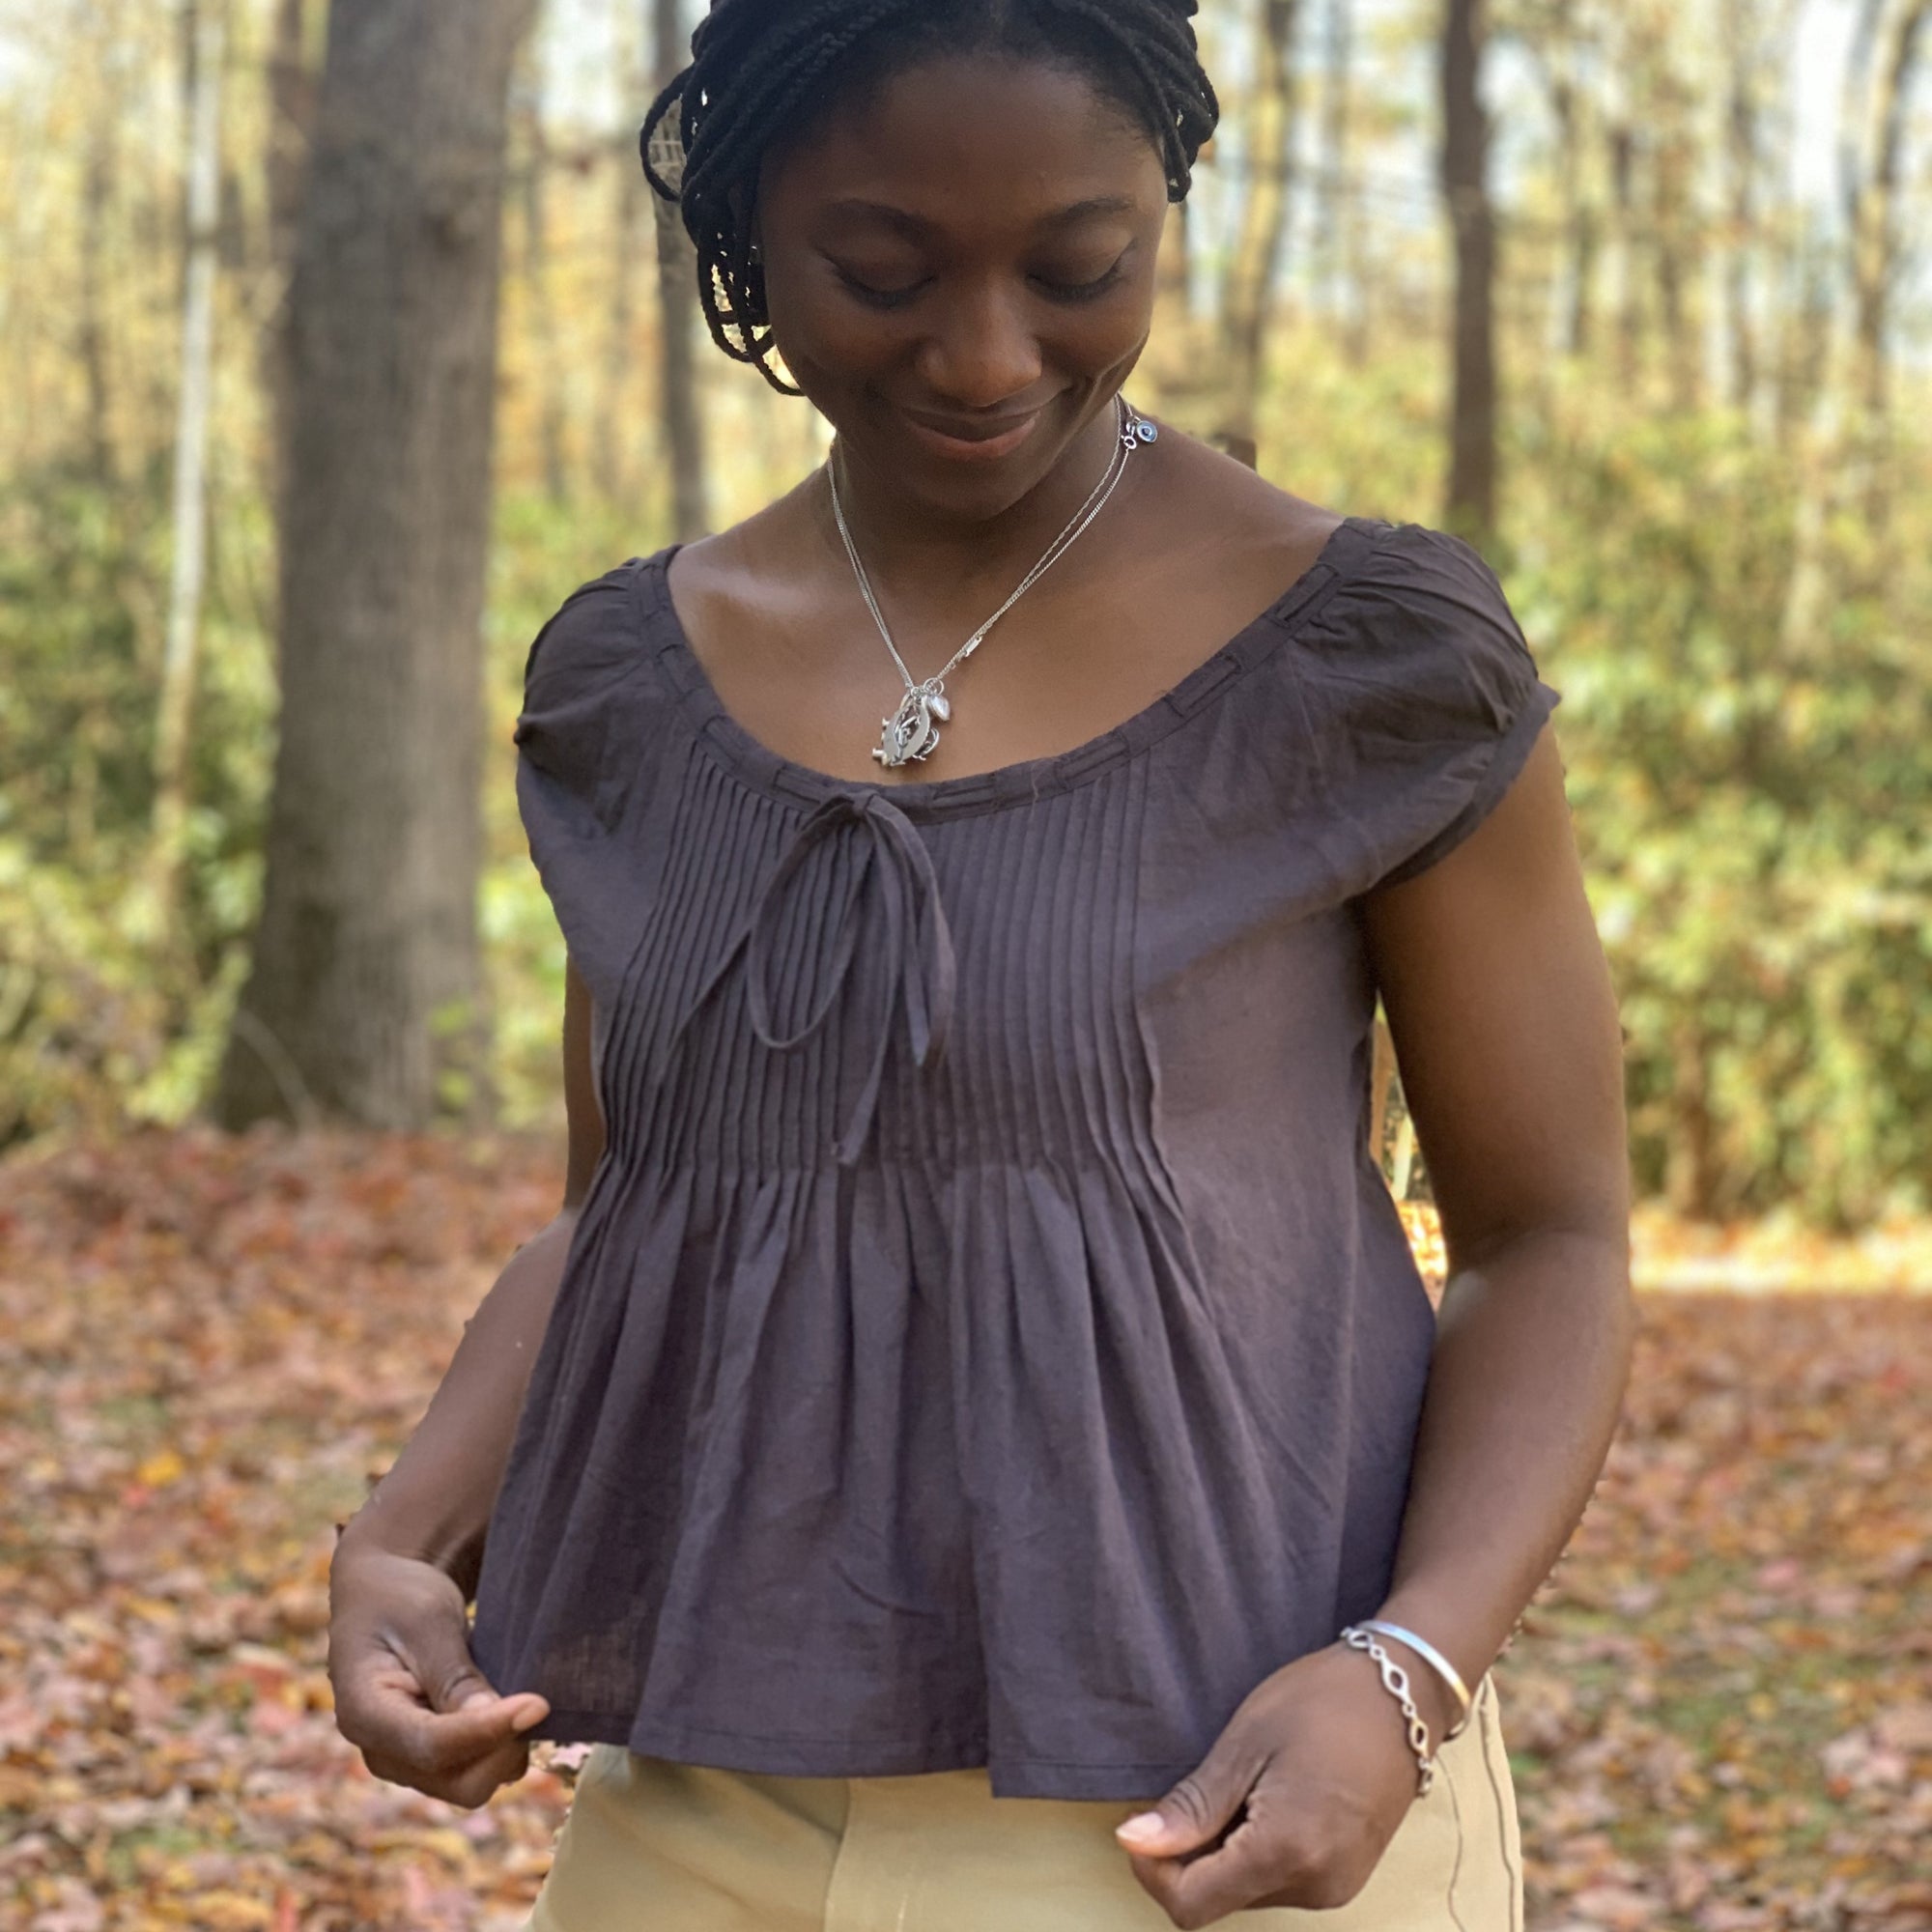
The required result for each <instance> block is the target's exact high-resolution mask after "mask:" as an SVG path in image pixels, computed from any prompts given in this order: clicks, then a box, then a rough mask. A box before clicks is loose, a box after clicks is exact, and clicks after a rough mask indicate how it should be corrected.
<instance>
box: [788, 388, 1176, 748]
mask: <svg viewBox="0 0 1932 1932" xmlns="http://www.w3.org/2000/svg"><path fill="white" fill-rule="evenodd" d="M1114 404H1115V410H1114V413H1115V420H1116V421H1117V422H1118V424H1119V426H1120V433H1119V436H1118V438H1117V439H1116V441H1115V443H1114V447H1113V449H1112V452H1111V453H1110V454H1109V456H1108V459H1107V469H1106V473H1105V474H1104V475H1103V476H1102V477H1101V478H1100V480H1099V482H1098V483H1096V484H1095V485H1094V494H1093V495H1092V496H1091V497H1088V498H1087V500H1086V502H1084V503H1083V504H1082V505H1081V506H1080V508H1079V509H1077V510H1076V511H1074V513H1073V516H1072V518H1071V520H1070V521H1069V522H1068V524H1067V526H1066V527H1065V529H1064V530H1062V531H1061V533H1060V534H1059V535H1058V536H1057V537H1055V538H1054V540H1053V541H1052V542H1051V543H1050V544H1048V545H1047V547H1046V552H1045V554H1044V555H1042V556H1041V558H1040V560H1039V561H1038V562H1037V564H1035V565H1034V567H1033V568H1032V569H1031V570H1030V571H1028V572H1027V574H1026V576H1025V577H1023V578H1022V579H1021V580H1020V583H1019V587H1018V588H1017V589H1016V590H1015V591H1014V592H1013V594H1012V595H1011V596H1010V597H1009V598H1008V599H1007V601H1006V602H1005V603H1004V604H1002V605H1001V606H1000V608H999V609H998V610H997V611H994V612H993V614H992V615H991V616H990V617H988V618H987V619H986V621H985V622H984V623H983V624H981V625H980V627H979V629H978V630H976V631H975V632H974V633H973V635H972V636H971V637H970V638H968V639H966V641H965V642H964V643H963V644H961V645H960V646H959V648H958V649H957V650H956V651H954V652H953V653H952V656H951V657H950V658H948V659H947V661H946V662H945V663H944V664H943V665H941V666H940V668H938V669H937V670H936V671H934V672H933V674H932V675H931V676H930V677H926V678H915V677H914V676H913V674H912V672H911V671H909V670H908V669H907V668H906V661H905V659H904V658H902V657H900V655H899V647H898V646H897V645H896V644H895V643H894V642H893V634H892V632H891V631H889V630H888V629H887V628H886V619H885V613H884V612H883V611H881V610H880V609H879V600H878V599H877V598H876V597H875V596H873V594H872V584H871V580H870V579H869V578H868V577H867V575H866V566H865V565H864V564H863V563H861V562H860V561H859V552H858V547H857V546H856V545H855V544H854V543H853V541H852V532H851V530H850V529H849V528H848V527H847V526H846V523H845V508H844V505H843V504H842V503H840V501H839V500H838V467H837V465H836V464H835V463H830V462H828V463H827V464H826V466H825V473H826V476H827V477H828V479H829V480H830V482H831V484H832V515H833V518H834V521H836V522H837V524H838V534H839V537H840V538H841V539H842V540H843V542H844V545H845V554H846V555H847V556H848V557H850V558H851V559H852V574H853V575H854V576H855V577H856V578H857V579H858V580H859V590H860V594H861V595H862V596H864V598H865V600H866V608H867V610H868V611H871V613H872V621H873V623H875V624H876V625H878V627H879V636H880V637H882V638H883V639H885V640H886V648H887V650H889V651H890V652H892V654H893V662H894V663H895V665H897V666H898V668H899V676H900V677H901V678H903V679H904V680H905V696H903V697H901V698H900V699H899V706H898V709H897V710H896V711H895V712H894V713H892V715H891V716H890V717H887V718H882V719H880V720H879V727H880V728H879V742H878V743H877V744H876V745H874V746H873V747H872V755H873V757H875V758H876V759H877V760H878V761H879V763H880V764H882V765H903V764H907V763H909V762H911V761H912V760H913V759H920V760H922V761H923V760H924V759H926V758H929V757H931V755H932V754H933V753H934V751H935V750H937V748H938V745H939V727H940V725H943V724H944V723H945V722H946V721H947V720H948V719H949V718H951V717H952V704H951V703H950V702H949V701H948V699H947V696H946V679H947V677H948V675H949V674H950V673H951V672H952V671H953V670H955V669H956V668H958V667H959V666H960V665H962V664H964V663H965V662H966V660H967V659H968V658H970V657H971V656H972V655H973V653H974V652H975V651H977V650H978V649H979V648H980V645H981V644H982V643H984V642H985V640H986V633H987V632H988V631H990V630H991V629H992V628H993V626H994V625H995V624H997V623H998V622H999V621H1000V619H1001V618H1002V617H1004V616H1005V615H1006V614H1007V612H1008V611H1010V610H1011V609H1012V608H1013V606H1014V605H1015V604H1017V603H1018V602H1019V601H1020V599H1021V598H1022V597H1024V596H1025V595H1026V593H1027V592H1028V591H1029V590H1031V589H1032V588H1033V586H1034V585H1035V584H1036V583H1037V582H1039V580H1040V578H1041V577H1042V576H1044V575H1045V573H1046V572H1047V570H1048V569H1049V568H1051V566H1052V565H1053V564H1055V563H1057V562H1058V561H1059V560H1060V558H1061V556H1062V555H1064V554H1065V552H1066V550H1067V548H1068V546H1069V545H1071V544H1072V543H1073V541H1074V540H1075V539H1076V538H1077V537H1078V536H1079V535H1080V534H1081V532H1082V531H1084V530H1085V529H1086V527H1087V526H1088V525H1089V524H1091V523H1092V522H1093V521H1094V518H1095V517H1097V516H1098V515H1099V514H1100V512H1101V510H1102V509H1103V508H1104V507H1105V506H1106V502H1107V498H1108V497H1111V496H1112V495H1113V494H1114V492H1115V490H1116V489H1118V488H1119V487H1120V481H1121V478H1122V476H1124V475H1125V474H1126V472H1127V459H1128V458H1129V457H1130V456H1132V454H1133V453H1134V451H1135V450H1136V449H1138V448H1140V447H1141V445H1142V444H1143V443H1149V442H1152V441H1153V440H1154V439H1155V438H1156V437H1158V436H1159V434H1160V432H1159V431H1158V430H1157V429H1156V428H1155V427H1154V426H1153V424H1152V423H1151V422H1149V421H1148V420H1147V418H1146V417H1145V416H1143V415H1141V414H1140V413H1139V412H1138V411H1136V410H1135V409H1134V408H1133V406H1132V405H1131V404H1130V403H1129V402H1128V401H1127V399H1126V398H1125V397H1124V396H1116V397H1115V398H1114Z"/></svg>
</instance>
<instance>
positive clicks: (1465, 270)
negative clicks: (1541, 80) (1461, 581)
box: [1442, 0, 1496, 540]
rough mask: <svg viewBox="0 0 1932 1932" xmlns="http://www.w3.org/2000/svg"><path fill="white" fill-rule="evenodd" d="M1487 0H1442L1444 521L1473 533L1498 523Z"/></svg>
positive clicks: (1478, 534)
mask: <svg viewBox="0 0 1932 1932" xmlns="http://www.w3.org/2000/svg"><path fill="white" fill-rule="evenodd" d="M1486 11H1487V8H1486V4H1485V0H1448V8H1447V14H1446V16H1445V19H1444V24H1443V35H1442V191H1443V197H1444V200H1445V203H1446V205H1447V211H1448V215H1449V224H1450V229H1451V232H1452V234H1453V236H1454V238H1455V245H1456V314H1455V327H1454V332H1453V386H1452V391H1451V401H1450V422H1449V485H1448V492H1447V498H1446V504H1445V511H1444V514H1445V519H1446V521H1447V523H1448V525H1449V526H1450V527H1451V528H1453V529H1456V530H1458V531H1460V532H1461V533H1462V534H1463V535H1465V536H1467V537H1469V538H1470V539H1471V540H1476V539H1480V538H1483V537H1487V536H1489V535H1490V534H1491V533H1492V531H1493V530H1494V528H1495V522H1496V348H1495V274H1496V241H1495V221H1494V217H1493V214H1492V211H1491V208H1490V189H1489V149H1490V124H1489V116H1488V114H1487V113H1486V112H1485V110H1484V107H1483V100H1482V61H1483V48H1484V41H1485V38H1486V21H1485V17H1484V16H1485V14H1486Z"/></svg>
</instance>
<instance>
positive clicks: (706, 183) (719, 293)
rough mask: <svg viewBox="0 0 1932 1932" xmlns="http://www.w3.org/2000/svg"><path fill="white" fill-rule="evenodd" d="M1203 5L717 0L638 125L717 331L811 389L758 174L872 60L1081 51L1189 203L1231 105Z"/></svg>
mask: <svg viewBox="0 0 1932 1932" xmlns="http://www.w3.org/2000/svg"><path fill="white" fill-rule="evenodd" d="M1195 11H1196V0H712V7H711V11H710V13H709V14H706V15H705V17H704V18H703V19H702V20H701V21H700V22H699V23H698V26H697V30H696V33H694V34H693V35H692V37H691V65H690V66H689V67H687V68H685V69H684V71H682V72H680V73H678V74H676V75H675V76H674V77H673V78H672V79H671V81H670V82H669V84H668V86H667V87H666V88H665V89H664V91H663V92H662V93H661V94H660V95H659V96H658V97H657V99H655V100H654V101H652V102H651V106H650V111H649V113H648V114H646V115H645V117H644V125H643V128H642V129H641V131H640V132H639V137H638V148H639V156H640V158H641V159H642V161H643V167H644V175H645V178H646V179H647V180H648V181H649V182H650V185H651V186H652V188H653V189H654V190H655V191H656V192H657V193H658V194H660V195H662V196H663V197H664V198H665V199H666V200H667V201H674V202H676V203H677V204H678V207H679V210H680V212H681V213H682V214H683V217H684V225H685V227H686V228H687V229H688V230H689V231H690V234H691V238H692V240H693V241H695V242H696V244H697V297H698V305H699V307H700V308H701V310H702V311H703V315H704V322H705V326H706V327H707V328H709V329H710V331H711V339H712V340H713V341H714V342H715V343H717V345H718V346H719V348H720V349H722V350H723V351H724V352H725V355H728V356H730V357H731V358H732V360H733V361H736V362H749V363H751V364H753V366H754V367H755V368H756V369H757V371H758V373H759V374H760V375H762V376H763V377H764V379H765V380H766V382H768V383H769V384H771V385H772V386H773V387H774V388H775V389H778V390H781V392H782V393H783V394H785V395H788V396H796V395H799V394H801V393H802V392H801V391H800V390H798V389H797V388H794V387H793V386H792V385H791V384H789V383H786V382H785V381H783V379H782V378H781V377H780V376H779V375H778V374H777V372H776V371H775V370H774V369H773V368H772V365H771V361H770V356H771V354H772V349H773V336H772V327H771V318H770V315H769V313H768V312H767V310H766V306H765V276H764V270H763V268H762V267H761V266H760V264H759V262H758V261H757V259H756V257H755V255H754V254H753V247H752V231H753V216H754V213H755V210H756V201H757V182H758V171H759V168H760V166H761V164H762V162H763V160H764V157H765V156H766V154H767V153H768V152H769V151H770V150H771V148H772V147H773V146H774V145H775V144H776V143H778V142H780V141H781V140H783V139H785V138H786V137H787V136H788V135H789V134H791V133H793V132H794V131H796V129H797V128H799V126H800V125H801V124H802V123H803V122H804V121H805V120H806V119H807V118H808V116H810V114H812V113H813V112H815V111H818V110H819V109H821V108H822V106H823V104H824V102H825V100H826V99H827V98H828V96H829V95H830V94H831V93H832V91H833V90H834V88H835V87H836V85H837V83H838V78H839V77H840V74H841V71H843V70H848V69H850V68H852V67H853V66H854V65H855V64H856V63H857V62H858V61H860V60H866V61H869V62H872V63H874V67H873V69H872V71H886V70H885V64H886V63H888V62H890V60H891V59H892V57H893V56H894V54H895V53H897V54H902V55H916V54H920V53H926V52H945V51H960V52H969V51H970V52H981V51H986V52H992V51H1012V52H1016V53H1047V54H1054V55H1059V56H1061V57H1062V58H1067V59H1071V60H1074V61H1076V62H1077V63H1078V64H1079V65H1080V66H1082V67H1083V68H1086V69H1087V70H1089V71H1091V72H1092V73H1093V75H1094V78H1095V79H1096V80H1098V81H1100V82H1101V83H1102V84H1103V85H1104V86H1105V87H1106V88H1107V89H1108V90H1109V91H1110V92H1111V93H1113V94H1114V95H1115V96H1116V97H1117V98H1118V99H1120V100H1121V101H1122V104H1123V105H1126V106H1128V107H1130V108H1131V109H1132V110H1133V112H1134V113H1135V114H1136V115H1137V117H1138V118H1139V119H1140V121H1141V123H1142V124H1143V126H1145V127H1146V128H1147V130H1148V132H1149V134H1150V135H1151V137H1152V138H1153V140H1154V141H1155V142H1156V144H1157V145H1158V147H1159V149H1160V155H1161V165H1162V168H1163V169H1164V171H1165V173H1166V177H1167V196H1168V199H1169V200H1170V201H1179V200H1181V199H1182V198H1183V197H1184V196H1185V195H1186V193H1187V189H1188V185H1189V183H1190V181H1191V179H1192V173H1193V167H1194V160H1195V156H1197V155H1198V154H1199V153H1200V151H1201V149H1202V147H1203V145H1204V144H1205V143H1206V142H1207V140H1208V136H1209V135H1211V134H1212V133H1213V131H1214V126H1215V123H1216V121H1217V120H1218V118H1219V116H1220V103H1219V101H1218V100H1217V99H1215V95H1214V88H1213V84H1212V83H1211V82H1210V81H1209V80H1208V76H1207V74H1206V73H1205V72H1204V71H1202V67H1201V63H1200V58H1199V55H1198V53H1197V50H1196V46H1195V38H1194V27H1193V16H1194V14H1195ZM673 130H674V132H673Z"/></svg>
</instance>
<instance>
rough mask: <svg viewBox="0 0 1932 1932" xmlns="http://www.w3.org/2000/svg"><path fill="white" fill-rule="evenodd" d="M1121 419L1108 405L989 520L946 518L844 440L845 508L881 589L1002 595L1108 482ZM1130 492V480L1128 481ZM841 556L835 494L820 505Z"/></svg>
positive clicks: (838, 454) (835, 455) (838, 446)
mask: <svg viewBox="0 0 1932 1932" xmlns="http://www.w3.org/2000/svg"><path fill="white" fill-rule="evenodd" d="M1119 424H1120V412H1119V410H1118V407H1117V405H1116V404H1115V402H1114V401H1113V400H1112V399H1111V398H1109V400H1108V401H1107V403H1106V404H1105V406H1104V407H1103V408H1102V409H1101V410H1100V411H1099V412H1097V413H1096V414H1095V416H1094V419H1093V420H1092V421H1090V422H1088V423H1087V424H1085V425H1084V426H1083V427H1082V428H1081V430H1080V431H1079V433H1078V434H1077V435H1075V436H1074V437H1073V439H1072V440H1071V441H1069V442H1068V444H1067V445H1066V447H1065V450H1064V451H1062V453H1061V456H1060V459H1059V461H1058V462H1056V463H1055V464H1054V466H1053V468H1052V469H1049V470H1048V471H1047V472H1046V474H1045V475H1044V476H1042V477H1041V478H1040V480H1039V481H1038V482H1037V484H1035V485H1034V487H1033V488H1032V489H1031V490H1029V491H1028V492H1027V493H1026V495H1025V496H1023V497H1019V498H1018V499H1017V500H1015V501H1014V502H1013V503H1011V504H1010V505H1009V506H1008V507H1007V508H1006V509H1004V510H1001V511H999V512H998V513H997V514H996V515H994V516H991V517H984V518H975V519H965V518H960V517H947V516H945V515H944V514H940V513H935V512H932V511H931V510H929V509H928V508H927V507H926V506H924V505H922V504H920V503H918V502H917V501H914V500H911V499H909V498H908V497H907V496H906V495H905V493H904V491H903V490H900V489H897V488H895V485H894V483H893V481H892V479H891V478H889V477H885V476H881V475H879V474H877V473H876V472H870V471H867V469H865V468H864V466H863V465H862V464H859V463H855V462H853V461H852V460H851V457H850V452H849V451H848V450H847V449H846V448H845V446H844V445H843V444H842V443H835V444H834V446H833V450H832V453H831V455H830V456H829V457H828V458H827V464H828V468H829V467H831V466H835V465H836V466H837V471H838V503H839V507H840V508H841V509H842V510H843V512H844V515H845V524H846V527H847V528H848V529H849V530H850V531H851V534H852V542H853V544H854V546H855V547H856V548H857V550H858V552H859V555H860V558H861V560H862V561H863V562H864V564H865V566H866V574H867V577H868V578H870V580H871V581H872V583H873V585H874V587H875V588H879V589H882V590H883V589H888V588H891V587H894V586H903V587H904V588H906V590H907V591H908V593H909V594H913V595H917V593H918V590H919V587H920V586H922V585H923V586H932V585H937V584H944V585H946V586H948V594H949V597H950V596H951V595H956V594H961V593H965V594H969V595H970V594H973V593H975V592H976V591H978V592H985V593H989V594H1003V593H1004V592H1005V591H1006V590H1009V589H1010V588H1011V586H1012V585H1013V584H1014V583H1015V582H1018V580H1019V579H1020V578H1021V577H1023V576H1025V574H1026V573H1027V572H1028V571H1029V570H1031V569H1032V568H1033V566H1034V565H1035V564H1036V563H1037V562H1038V561H1039V558H1040V555H1041V554H1042V553H1043V552H1044V551H1045V550H1046V548H1047V547H1048V545H1050V544H1051V543H1052V542H1053V540H1054V539H1055V538H1056V537H1057V536H1059V535H1060V533H1061V531H1062V530H1063V529H1065V527H1066V526H1067V525H1068V523H1069V522H1070V521H1071V520H1072V519H1073V518H1075V517H1076V516H1077V515H1078V514H1079V512H1080V510H1081V508H1082V506H1083V505H1084V504H1085V503H1086V502H1087V501H1088V499H1089V498H1090V497H1092V496H1093V495H1094V492H1095V490H1096V489H1098V487H1099V486H1100V484H1101V482H1102V480H1103V479H1104V478H1105V477H1106V475H1107V472H1108V469H1109V467H1110V465H1111V464H1112V463H1113V461H1114V458H1115V455H1116V452H1117V450H1118V447H1119V434H1120V431H1119ZM1121 480H1122V486H1124V484H1125V481H1126V479H1125V478H1124V477H1123V478H1122V479H1121ZM819 504H820V511H821V514H822V516H823V519H824V522H825V525H826V528H827V533H828V535H829V537H830V539H831V542H832V544H833V547H834V549H835V551H836V552H840V551H842V549H843V546H842V544H841V543H840V542H839V539H838V529H837V524H836V522H835V519H834V515H833V510H832V503H831V492H830V490H826V491H824V492H822V493H821V495H820V498H819Z"/></svg>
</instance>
